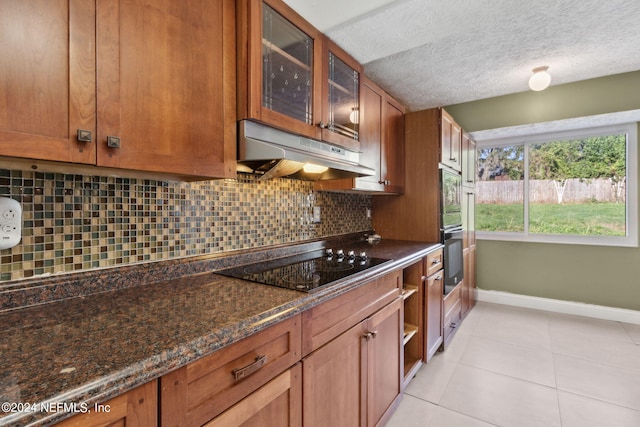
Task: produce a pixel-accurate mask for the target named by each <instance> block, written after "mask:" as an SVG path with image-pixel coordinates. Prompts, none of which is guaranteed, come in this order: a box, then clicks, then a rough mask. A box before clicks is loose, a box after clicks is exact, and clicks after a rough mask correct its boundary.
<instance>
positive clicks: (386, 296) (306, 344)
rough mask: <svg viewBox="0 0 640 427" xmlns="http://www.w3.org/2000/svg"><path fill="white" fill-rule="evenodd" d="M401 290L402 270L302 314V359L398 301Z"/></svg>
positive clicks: (372, 281)
mask: <svg viewBox="0 0 640 427" xmlns="http://www.w3.org/2000/svg"><path fill="white" fill-rule="evenodd" d="M401 291H402V271H401V270H396V271H393V272H391V273H388V274H386V275H384V276H382V277H380V278H378V279H374V280H371V281H370V282H368V283H365V284H364V285H362V286H359V287H357V288H356V289H353V290H351V291H349V292H346V293H345V294H343V295H340V296H338V297H335V298H333V299H331V300H329V301H327V302H323V303H322V304H320V305H317V306H315V307H313V308H310V309H309V310H307V311H305V312H304V313H302V322H303V328H304V334H303V337H302V355H303V357H304V356H306V355H307V354H309V353H311V352H312V351H314V350H316V349H318V348H320V347H322V346H323V345H324V344H326V343H328V342H329V341H331V340H332V339H334V338H335V337H337V336H338V335H340V334H341V333H343V332H345V331H346V330H347V329H349V328H351V327H352V326H353V325H355V324H356V323H358V322H360V321H361V320H363V319H365V318H366V317H368V316H370V315H371V314H373V313H375V312H376V311H378V310H379V309H381V308H382V307H384V306H385V305H387V304H389V303H390V302H392V301H393V300H395V299H396V298H398V296H399V295H400V294H401Z"/></svg>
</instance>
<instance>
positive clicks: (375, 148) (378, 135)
mask: <svg viewBox="0 0 640 427" xmlns="http://www.w3.org/2000/svg"><path fill="white" fill-rule="evenodd" d="M360 89H361V91H360V114H359V120H360V149H361V153H360V164H362V165H364V166H368V167H370V168H371V169H375V170H379V169H380V160H381V159H380V155H381V152H380V145H381V144H382V128H381V123H382V100H383V96H384V95H383V94H382V93H381V92H380V91H378V90H377V87H376V86H375V85H373V84H372V83H370V82H369V80H367V79H366V78H363V79H362V82H361V85H360ZM379 181H380V175H379V174H378V175H372V176H363V177H360V178H357V181H356V182H357V185H358V186H361V187H364V188H366V189H371V190H372V191H375V190H378V191H382V189H383V186H382V184H380V183H379Z"/></svg>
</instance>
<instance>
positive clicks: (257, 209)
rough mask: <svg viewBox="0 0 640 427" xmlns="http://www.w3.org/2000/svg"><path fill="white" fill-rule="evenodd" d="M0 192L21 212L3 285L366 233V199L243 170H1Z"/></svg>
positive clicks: (2, 269)
mask: <svg viewBox="0 0 640 427" xmlns="http://www.w3.org/2000/svg"><path fill="white" fill-rule="evenodd" d="M0 196H3V197H11V198H13V199H15V200H17V201H19V202H20V203H21V204H22V209H23V234H22V241H21V242H20V244H19V245H18V246H16V247H14V248H12V249H6V250H2V251H0V261H1V264H0V280H1V281H8V280H14V279H20V278H26V277H33V276H38V275H43V274H55V273H60V272H75V271H83V270H90V269H93V268H100V267H110V266H118V265H127V264H133V263H139V262H148V261H158V260H167V259H173V258H180V257H188V256H195V255H205V254H213V253H220V252H225V251H232V250H237V249H249V248H256V247H263V246H271V245H276V244H283V243H294V242H295V243H298V242H303V241H305V240H309V239H314V238H321V237H329V236H335V235H339V234H344V233H354V232H359V231H365V230H370V229H371V221H370V220H369V219H367V216H366V210H367V208H370V206H371V196H365V195H357V194H355V195H354V194H341V193H327V192H316V191H313V184H312V183H311V182H306V181H299V180H292V179H285V178H281V179H273V180H269V181H264V182H263V181H259V180H258V179H257V177H256V176H253V175H247V174H238V178H237V179H235V180H215V181H206V182H190V183H187V182H166V181H152V180H145V179H131V178H113V177H102V176H87V175H72V174H57V173H42V172H27V171H19V170H4V169H0ZM314 206H320V208H321V212H322V214H321V218H322V221H321V222H320V223H313V222H312V219H313V207H314Z"/></svg>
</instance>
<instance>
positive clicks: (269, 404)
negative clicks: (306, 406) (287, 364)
mask: <svg viewBox="0 0 640 427" xmlns="http://www.w3.org/2000/svg"><path fill="white" fill-rule="evenodd" d="M301 395H302V368H301V366H300V363H297V364H296V365H294V366H293V367H292V368H291V369H288V370H286V371H285V372H283V373H282V374H280V375H278V376H277V377H276V378H274V379H272V380H271V381H269V382H268V383H267V384H265V385H263V386H262V387H260V388H259V389H258V390H256V391H254V392H253V393H251V394H250V395H249V396H247V397H245V398H244V399H242V400H241V401H240V402H238V403H236V404H235V405H233V406H232V407H231V408H229V409H227V410H226V411H225V412H223V413H222V414H220V415H219V416H217V417H216V418H214V419H213V420H211V421H210V422H208V423H206V424H205V427H237V426H243V427H264V426H278V427H300V426H302V400H301V399H300V396H301Z"/></svg>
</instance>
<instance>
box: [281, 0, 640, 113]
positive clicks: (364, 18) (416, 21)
mask: <svg viewBox="0 0 640 427" xmlns="http://www.w3.org/2000/svg"><path fill="white" fill-rule="evenodd" d="M285 2H286V3H288V4H289V5H290V6H291V7H292V8H293V9H295V10H296V11H297V12H298V13H300V14H301V15H302V16H303V17H304V18H305V19H307V20H308V21H309V22H311V23H312V24H313V25H314V26H316V27H317V28H318V29H320V30H321V31H322V32H324V33H325V34H327V35H328V36H329V37H330V38H331V39H333V40H334V41H335V42H337V43H338V44H339V45H340V46H341V47H342V48H343V49H344V50H346V51H347V52H348V53H350V54H351V55H352V56H353V57H354V58H356V59H357V60H358V61H360V62H361V63H362V64H364V66H365V72H366V74H367V75H368V76H369V77H371V78H372V79H373V80H374V81H376V82H377V83H378V84H380V85H381V86H382V87H384V88H385V89H386V90H387V91H389V92H390V93H391V94H392V95H393V96H395V97H397V98H398V99H399V100H400V101H402V102H403V103H404V104H405V105H406V106H407V107H408V108H409V110H412V111H416V110H421V109H424V108H430V107H434V106H445V105H451V104H457V103H461V102H467V101H474V100H478V99H484V98H490V97H494V96H499V95H506V94H511V93H517V92H523V91H527V90H528V87H527V81H528V79H529V76H530V75H531V70H532V69H533V68H535V67H537V66H541V65H547V66H548V67H549V72H550V73H551V75H552V82H551V84H552V85H556V84H562V83H569V82H574V81H579V80H586V79H590V78H595V77H602V76H606V75H612V74H619V73H625V72H629V71H636V70H640V1H638V0H607V1H603V0H534V1H529V0H285ZM639 96H640V95H639Z"/></svg>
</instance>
